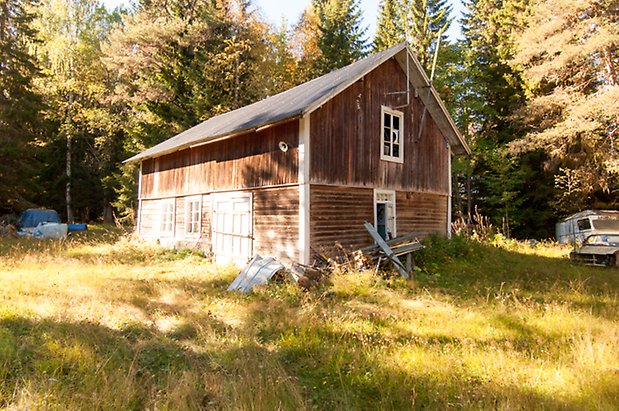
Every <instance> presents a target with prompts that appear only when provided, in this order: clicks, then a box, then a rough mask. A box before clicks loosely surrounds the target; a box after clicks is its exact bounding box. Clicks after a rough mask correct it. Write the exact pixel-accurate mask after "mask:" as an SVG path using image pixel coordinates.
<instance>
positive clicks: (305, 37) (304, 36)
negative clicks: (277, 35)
mask: <svg viewBox="0 0 619 411" xmlns="http://www.w3.org/2000/svg"><path fill="white" fill-rule="evenodd" d="M318 26H319V21H318V16H317V15H316V12H315V10H314V7H313V6H312V5H311V3H310V4H309V5H308V6H307V8H306V9H305V10H304V11H303V13H302V14H301V17H300V18H299V21H298V23H297V24H296V25H295V26H294V28H293V30H292V38H291V45H292V47H291V48H292V52H293V55H294V58H295V60H296V61H297V70H296V79H297V84H301V83H305V82H306V81H309V80H311V79H313V78H316V77H318V76H319V75H320V71H319V69H318V61H319V59H320V58H321V51H320V48H319V47H318V39H319V38H320V30H319V28H318Z"/></svg>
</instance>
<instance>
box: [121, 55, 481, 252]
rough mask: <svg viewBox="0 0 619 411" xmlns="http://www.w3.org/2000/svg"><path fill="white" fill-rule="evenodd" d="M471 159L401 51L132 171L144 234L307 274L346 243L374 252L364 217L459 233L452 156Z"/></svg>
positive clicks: (271, 102) (203, 132) (165, 150)
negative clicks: (317, 259)
mask: <svg viewBox="0 0 619 411" xmlns="http://www.w3.org/2000/svg"><path fill="white" fill-rule="evenodd" d="M420 130H421V131H420ZM469 152H470V151H469V148H468V147H467V145H466V143H465V142H464V140H463V139H462V136H461V135H460V133H459V132H458V130H457V128H456V126H455V124H454V122H453V120H452V119H451V117H450V116H449V114H448V113H447V110H446V109H445V106H444V105H443V103H442V102H441V100H440V98H439V96H438V94H437V92H436V91H435V90H434V88H433V87H431V85H430V82H429V80H428V78H427V76H426V75H425V73H424V72H423V70H422V68H421V66H420V65H419V63H418V61H417V60H416V59H415V58H414V56H413V54H412V52H411V50H410V48H409V47H407V46H406V44H404V43H402V44H400V45H397V46H394V47H392V48H390V49H387V50H385V51H382V52H380V53H378V54H374V55H372V56H370V57H367V58H365V59H363V60H360V61H358V62H356V63H353V64H351V65H349V66H347V67H344V68H342V69H339V70H337V71H333V72H331V73H329V74H326V75H324V76H322V77H320V78H317V79H314V80H312V81H309V82H307V83H304V84H301V85H299V86H297V87H295V88H292V89H290V90H288V91H285V92H283V93H280V94H278V95H275V96H272V97H269V98H266V99H264V100H262V101H259V102H257V103H254V104H251V105H249V106H246V107H243V108H240V109H238V110H235V111H232V112H229V113H226V114H223V115H220V116H217V117H213V118H211V119H209V120H207V121H205V122H203V123H201V124H198V125H196V126H195V127H193V128H191V129H189V130H186V131H184V132H182V133H180V134H178V135H176V136H174V137H172V138H170V139H168V140H166V141H164V142H162V143H161V144H158V145H156V146H154V147H152V148H150V149H148V150H145V151H143V152H142V153H140V154H138V155H136V156H134V157H132V158H130V159H129V160H127V162H139V163H140V165H141V167H140V176H139V195H138V197H139V212H138V228H137V229H138V232H139V235H140V237H141V238H144V239H151V240H157V241H159V242H160V243H161V244H164V245H167V246H173V247H200V248H202V249H205V250H207V251H209V252H212V253H213V255H214V256H215V257H216V259H217V260H218V261H220V262H221V261H225V260H236V261H242V260H247V259H248V258H250V257H251V256H252V255H254V254H261V255H263V256H274V257H276V258H279V259H280V260H282V261H283V262H287V263H290V262H292V261H297V262H301V263H306V264H307V263H310V258H311V254H312V250H322V251H327V252H328V251H329V249H332V248H333V246H334V244H335V242H336V241H337V242H339V243H341V244H342V245H343V246H345V247H347V246H353V247H356V246H364V245H367V244H369V243H371V238H370V237H369V235H368V233H367V232H366V230H365V228H364V227H363V223H364V222H366V221H369V222H372V223H373V224H374V225H375V227H377V229H378V231H379V232H380V234H381V235H383V236H384V237H393V236H396V235H398V234H404V233H408V232H413V231H415V232H422V233H433V232H437V233H443V234H446V235H449V232H450V217H451V200H450V198H451V158H452V156H453V155H457V154H466V153H469Z"/></svg>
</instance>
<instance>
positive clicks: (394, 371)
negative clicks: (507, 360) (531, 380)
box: [248, 312, 619, 410]
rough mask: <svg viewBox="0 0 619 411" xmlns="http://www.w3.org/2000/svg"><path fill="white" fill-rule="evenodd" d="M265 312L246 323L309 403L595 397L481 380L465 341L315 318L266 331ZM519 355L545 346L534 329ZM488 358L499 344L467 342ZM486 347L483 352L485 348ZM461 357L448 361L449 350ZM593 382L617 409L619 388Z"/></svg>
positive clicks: (575, 402)
mask: <svg viewBox="0 0 619 411" xmlns="http://www.w3.org/2000/svg"><path fill="white" fill-rule="evenodd" d="M263 318H264V315H263V314H260V313H259V312H258V313H256V315H255V316H254V317H253V318H251V319H250V320H249V321H248V324H252V325H250V326H249V328H250V329H251V330H254V331H255V330H256V329H262V332H261V337H262V338H263V339H264V343H265V344H266V345H267V346H274V347H277V348H275V349H274V352H275V353H276V354H277V356H278V358H279V359H280V361H281V362H282V364H283V365H284V366H285V368H286V370H287V372H288V373H289V374H291V375H293V376H295V377H296V378H298V379H299V381H300V382H301V384H302V385H303V387H304V393H305V396H306V398H307V399H308V400H309V401H311V403H312V404H313V405H314V406H315V407H318V408H320V409H394V410H399V409H410V408H415V409H417V408H429V409H448V408H463V409H495V408H503V409H504V408H509V409H583V408H588V407H590V405H591V404H592V401H595V400H596V399H595V398H594V396H592V397H591V398H576V397H570V395H569V392H568V393H567V394H566V395H565V396H564V397H563V398H555V395H556V393H551V392H543V391H540V392H537V391H536V390H534V389H533V388H532V386H531V385H527V384H522V385H520V384H515V383H513V382H510V381H513V380H516V378H514V379H511V380H510V379H505V380H502V379H501V376H500V375H492V376H490V375H483V374H480V371H479V369H473V368H470V366H469V363H468V362H467V361H466V360H460V359H459V358H458V357H457V352H459V351H458V349H462V351H461V352H462V353H465V352H466V351H467V348H466V344H462V340H460V339H458V338H452V337H449V336H444V337H440V336H436V337H432V338H426V337H419V336H415V335H412V334H410V333H409V334H408V335H400V336H399V337H398V336H396V337H395V338H392V339H391V340H390V341H389V340H385V339H383V336H382V334H380V333H368V332H360V333H355V332H348V331H344V330H338V329H334V328H333V327H330V326H328V325H327V324H325V323H320V322H318V323H316V321H314V322H312V323H309V322H307V323H306V324H305V325H300V323H299V322H295V321H291V323H289V324H284V325H283V326H282V325H281V324H280V328H279V329H273V330H264V329H263V326H264V324H260V323H261V322H264V320H263ZM518 332H519V333H522V335H523V336H522V337H517V338H515V340H516V341H517V342H518V341H521V342H522V347H520V350H521V351H523V352H526V354H527V355H525V356H523V358H528V357H530V355H529V353H528V352H529V351H530V350H532V351H535V350H537V349H540V348H541V347H538V346H536V345H537V344H539V345H543V344H544V341H543V340H539V339H537V334H536V330H534V329H526V328H520V329H518ZM471 343H473V345H476V348H475V349H476V350H478V351H479V353H480V354H481V353H483V351H484V349H485V348H489V349H491V351H493V352H495V351H496V350H497V344H488V341H486V340H479V341H477V342H475V341H472V342H470V341H469V342H467V344H471ZM486 345H487V346H488V347H485V346H486ZM449 347H452V348H451V349H452V350H455V351H456V354H454V355H452V356H451V357H449V356H448V355H447V353H446V352H445V350H446V349H447V350H449V349H450V348H449ZM392 350H398V351H402V352H404V353H407V352H410V353H416V354H418V355H420V358H419V359H418V360H415V359H411V358H406V355H396V354H393V355H391V354H389V353H390V352H391V351H392ZM425 355H435V356H439V357H440V356H442V355H445V356H446V357H447V358H448V359H447V360H445V358H443V359H440V360H439V361H447V362H449V363H443V364H441V365H440V366H435V365H433V364H432V363H431V361H432V360H427V359H424V358H423V357H424V356H425ZM596 384H597V383H596V382H591V389H592V392H600V393H604V394H603V395H604V397H596V398H598V399H599V401H600V402H601V404H605V405H606V406H607V405H608V404H613V403H614V399H616V398H617V396H619V383H618V382H617V381H615V382H614V383H612V382H611V383H608V382H607V383H600V386H599V387H597V386H596Z"/></svg>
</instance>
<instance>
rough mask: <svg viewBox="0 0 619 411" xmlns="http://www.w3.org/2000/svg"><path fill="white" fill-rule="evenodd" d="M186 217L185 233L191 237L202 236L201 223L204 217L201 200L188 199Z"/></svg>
mask: <svg viewBox="0 0 619 411" xmlns="http://www.w3.org/2000/svg"><path fill="white" fill-rule="evenodd" d="M185 208H186V210H187V212H186V217H185V221H186V223H185V232H186V233H187V234H190V235H200V223H201V216H202V202H201V201H200V199H199V198H191V199H187V200H186V203H185Z"/></svg>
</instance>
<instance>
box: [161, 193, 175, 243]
mask: <svg viewBox="0 0 619 411" xmlns="http://www.w3.org/2000/svg"><path fill="white" fill-rule="evenodd" d="M160 221H161V225H160V226H159V229H160V230H161V234H163V235H173V234H174V199H171V200H164V201H163V202H162V203H161V216H160Z"/></svg>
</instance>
